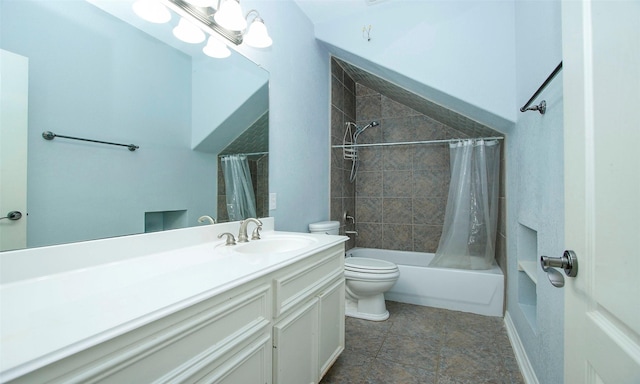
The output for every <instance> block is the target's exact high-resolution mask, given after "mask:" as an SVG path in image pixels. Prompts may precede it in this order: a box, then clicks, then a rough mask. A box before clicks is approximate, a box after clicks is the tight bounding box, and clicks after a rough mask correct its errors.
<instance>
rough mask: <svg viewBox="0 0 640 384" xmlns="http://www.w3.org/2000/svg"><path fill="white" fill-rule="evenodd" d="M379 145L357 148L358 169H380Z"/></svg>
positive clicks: (380, 151)
mask: <svg viewBox="0 0 640 384" xmlns="http://www.w3.org/2000/svg"><path fill="white" fill-rule="evenodd" d="M382 151H383V149H382V148H381V147H360V148H358V159H359V162H358V171H364V172H366V171H380V170H381V169H382Z"/></svg>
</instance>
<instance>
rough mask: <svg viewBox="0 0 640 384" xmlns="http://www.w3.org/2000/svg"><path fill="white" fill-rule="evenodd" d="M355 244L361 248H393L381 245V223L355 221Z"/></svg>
mask: <svg viewBox="0 0 640 384" xmlns="http://www.w3.org/2000/svg"><path fill="white" fill-rule="evenodd" d="M356 231H358V236H357V237H356V246H358V247H363V248H383V249H393V248H390V247H386V244H385V246H383V243H382V224H373V223H356Z"/></svg>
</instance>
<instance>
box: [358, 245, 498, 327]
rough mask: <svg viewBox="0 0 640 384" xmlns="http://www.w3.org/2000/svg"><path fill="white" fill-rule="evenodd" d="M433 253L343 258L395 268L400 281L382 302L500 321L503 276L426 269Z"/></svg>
mask: <svg viewBox="0 0 640 384" xmlns="http://www.w3.org/2000/svg"><path fill="white" fill-rule="evenodd" d="M433 256H434V255H433V253H420V252H406V251H393V250H385V249H373V248H353V249H350V250H348V251H347V257H369V258H372V259H382V260H387V261H391V262H392V263H395V264H397V265H398V268H399V269H400V278H399V279H398V282H397V283H396V284H395V285H394V286H393V288H391V290H389V291H388V292H387V293H385V295H384V296H385V298H386V299H387V300H391V301H399V302H402V303H409V304H417V305H424V306H429V307H436V308H444V309H450V310H454V311H462V312H470V313H477V314H479V315H485V316H500V317H502V315H503V313H502V306H503V303H504V275H503V274H502V270H501V269H500V267H498V265H497V264H495V263H494V265H493V268H492V269H488V270H483V271H479V270H463V269H451V268H434V267H428V265H429V262H430V261H431V259H432V258H433Z"/></svg>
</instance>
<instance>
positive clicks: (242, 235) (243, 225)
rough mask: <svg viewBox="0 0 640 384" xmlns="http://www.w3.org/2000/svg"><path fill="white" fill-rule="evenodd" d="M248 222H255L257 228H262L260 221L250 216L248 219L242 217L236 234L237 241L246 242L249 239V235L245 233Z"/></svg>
mask: <svg viewBox="0 0 640 384" xmlns="http://www.w3.org/2000/svg"><path fill="white" fill-rule="evenodd" d="M249 223H255V224H256V225H257V226H258V228H262V221H260V220H258V219H255V218H253V217H250V218H248V219H244V220H243V221H242V222H240V233H239V234H238V243H246V242H248V241H249V236H248V235H247V227H248V226H249Z"/></svg>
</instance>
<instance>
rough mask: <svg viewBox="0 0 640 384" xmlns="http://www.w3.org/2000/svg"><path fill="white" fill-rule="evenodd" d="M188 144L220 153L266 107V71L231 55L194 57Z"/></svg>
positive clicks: (267, 77) (205, 150)
mask: <svg viewBox="0 0 640 384" xmlns="http://www.w3.org/2000/svg"><path fill="white" fill-rule="evenodd" d="M192 68H193V73H192V78H191V82H192V86H191V88H192V93H193V95H194V96H193V97H192V103H191V104H192V106H191V111H192V114H191V116H192V132H191V146H192V147H193V148H195V149H197V150H198V151H204V152H210V153H219V152H220V151H222V150H223V149H224V148H225V147H226V146H227V145H228V144H229V143H231V142H233V140H235V139H236V138H237V137H238V136H240V135H241V134H242V132H243V130H242V129H238V127H250V126H251V125H252V124H253V123H254V122H255V121H256V120H258V119H259V118H260V116H262V115H264V113H265V112H266V111H267V110H268V109H269V88H268V83H269V73H268V72H267V71H264V70H260V69H257V68H256V66H255V64H254V63H252V62H250V61H249V60H247V59H245V58H244V57H242V56H241V55H238V54H234V55H231V56H229V57H227V58H225V59H224V60H216V59H212V58H210V57H207V56H205V57H200V58H194V59H193V64H192Z"/></svg>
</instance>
